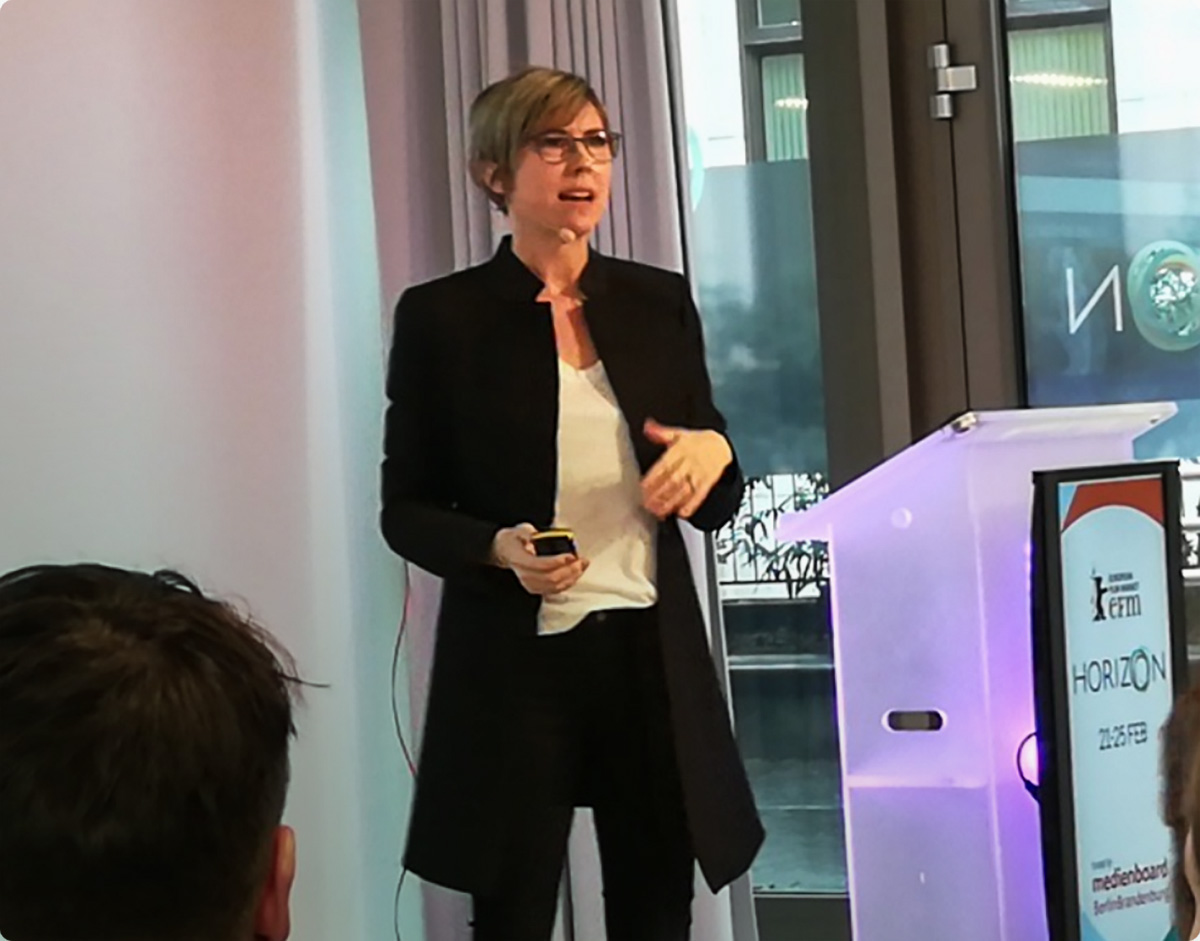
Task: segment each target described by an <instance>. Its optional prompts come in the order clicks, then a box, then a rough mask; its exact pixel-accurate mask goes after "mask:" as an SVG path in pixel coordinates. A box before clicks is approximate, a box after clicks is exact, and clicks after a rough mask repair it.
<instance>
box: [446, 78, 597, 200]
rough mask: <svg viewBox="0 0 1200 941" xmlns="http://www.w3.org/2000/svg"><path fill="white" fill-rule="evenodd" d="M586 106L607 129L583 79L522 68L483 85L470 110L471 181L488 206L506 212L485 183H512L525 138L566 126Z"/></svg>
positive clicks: (495, 193) (498, 196) (504, 198)
mask: <svg viewBox="0 0 1200 941" xmlns="http://www.w3.org/2000/svg"><path fill="white" fill-rule="evenodd" d="M588 105H592V106H593V107H595V109H596V110H597V111H599V112H600V118H601V120H602V121H603V122H604V128H605V130H611V127H610V126H609V122H608V112H607V111H606V110H605V107H604V105H603V104H602V103H601V101H600V96H599V95H597V94H596V92H595V91H594V90H593V89H592V87H591V86H590V85H589V84H588V83H587V80H586V79H583V78H581V77H580V76H578V75H573V74H572V73H570V72H562V71H559V70H558V69H547V68H540V67H534V68H528V69H524V70H523V71H520V72H518V73H516V74H515V75H510V76H509V77H508V78H505V79H501V80H500V81H498V82H496V83H495V84H492V85H489V86H488V87H487V88H485V89H484V90H483V91H482V92H480V93H479V95H478V97H476V99H475V101H474V103H473V104H472V105H471V116H470V135H471V143H470V151H469V159H470V167H471V179H472V180H474V181H475V184H476V185H477V186H478V187H479V188H480V189H482V190H483V191H484V192H485V193H486V194H487V197H488V199H490V200H491V201H492V204H493V205H494V206H495V207H496V208H497V209H499V210H500V211H501V212H507V211H508V209H507V198H506V197H505V196H504V194H503V193H497V192H495V191H494V190H493V189H492V188H491V186H489V185H488V184H489V182H491V181H498V182H499V183H500V184H501V186H504V187H507V186H510V185H511V184H512V179H513V174H514V173H515V171H516V166H517V155H518V154H519V153H520V150H521V148H522V147H524V146H525V145H526V144H527V143H529V140H530V138H532V137H535V136H537V135H538V134H540V133H542V132H543V131H547V130H550V129H551V128H554V127H558V126H561V125H563V124H569V123H570V122H571V121H572V120H573V119H574V118H575V116H576V115H577V114H579V112H580V111H582V110H583V109H584V108H585V107H587V106H588Z"/></svg>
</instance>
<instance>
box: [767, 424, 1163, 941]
mask: <svg viewBox="0 0 1200 941" xmlns="http://www.w3.org/2000/svg"><path fill="white" fill-rule="evenodd" d="M1174 414H1175V407H1174V406H1173V405H1168V404H1151V405H1121V406H1108V407H1096V408H1078V409H1038V410H1027V411H1016V412H993V413H987V412H981V413H973V414H969V415H966V416H964V417H963V418H961V419H959V420H958V421H955V422H953V423H952V424H951V425H949V426H947V427H945V428H943V429H941V430H939V431H937V432H935V433H934V434H932V435H930V436H929V437H927V438H925V439H924V440H922V441H920V442H918V443H917V444H914V445H913V446H912V447H910V448H908V449H907V450H905V451H904V452H902V453H900V454H898V455H897V456H895V457H894V458H892V459H891V460H889V461H887V462H886V463H884V464H883V465H881V466H879V467H877V468H876V469H874V470H872V471H871V472H869V473H867V474H866V475H864V476H863V477H861V478H859V479H858V480H856V481H854V482H852V483H850V484H848V485H847V486H845V487H843V488H842V489H841V490H839V491H837V492H836V493H834V494H833V495H832V496H830V497H829V498H828V499H827V500H825V501H824V502H823V503H820V504H818V505H817V506H815V507H812V508H811V509H809V510H807V511H805V512H803V513H797V514H793V515H791V516H788V517H785V518H784V520H783V522H782V523H781V525H780V527H779V538H780V539H787V540H792V541H828V542H829V543H830V567H831V569H830V570H831V582H832V584H831V589H832V604H833V640H834V663H835V667H836V670H837V681H836V685H837V716H838V724H839V729H840V736H841V765H842V788H843V799H844V806H845V820H846V852H847V864H848V870H849V887H850V906H851V918H852V923H853V928H854V938H855V941H959V939H963V941H965V939H971V941H1046V939H1047V928H1046V918H1045V901H1044V890H1043V882H1042V862H1041V844H1040V836H1039V823H1038V809H1037V805H1036V804H1035V802H1034V801H1033V799H1032V798H1031V797H1030V796H1029V794H1028V793H1027V792H1026V791H1025V789H1024V787H1023V785H1022V783H1021V779H1020V777H1019V776H1018V774H1017V770H1016V761H1017V748H1018V746H1019V744H1020V742H1021V740H1022V739H1023V738H1024V737H1025V736H1026V735H1027V734H1028V733H1030V732H1032V731H1033V728H1034V705H1033V675H1032V669H1033V668H1032V643H1031V634H1030V594H1029V592H1030V579H1029V556H1030V522H1031V512H1032V497H1033V483H1032V474H1033V472H1034V471H1035V470H1049V469H1054V468H1058V467H1082V466H1089V465H1098V464H1110V463H1119V462H1125V461H1129V460H1132V458H1133V442H1134V439H1136V438H1137V437H1138V436H1139V435H1141V434H1142V433H1143V432H1145V431H1148V430H1149V429H1150V428H1152V427H1154V426H1155V425H1158V424H1161V423H1162V422H1164V421H1166V420H1167V419H1169V418H1170V417H1171V416H1172V415H1174ZM905 712H907V713H919V714H925V715H928V716H929V717H930V718H931V719H932V720H933V721H932V722H930V723H928V724H930V725H940V728H936V729H928V728H922V729H914V730H908V731H905V730H897V729H896V728H893V726H895V725H898V726H900V727H901V729H903V727H904V726H906V725H911V724H913V723H912V721H911V717H905V716H904V715H901V714H900V713H905ZM918 724H919V723H918Z"/></svg>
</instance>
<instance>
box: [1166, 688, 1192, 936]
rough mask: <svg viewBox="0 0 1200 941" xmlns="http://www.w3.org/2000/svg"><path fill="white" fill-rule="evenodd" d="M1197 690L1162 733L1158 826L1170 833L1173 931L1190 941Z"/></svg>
mask: <svg viewBox="0 0 1200 941" xmlns="http://www.w3.org/2000/svg"><path fill="white" fill-rule="evenodd" d="M1197 743H1200V687H1193V688H1192V689H1189V690H1188V691H1187V692H1186V693H1184V694H1183V695H1182V696H1180V697H1179V699H1178V700H1176V702H1175V706H1174V708H1173V709H1172V710H1171V715H1170V716H1169V717H1168V719H1167V722H1166V724H1165V725H1164V726H1163V730H1162V781H1163V800H1162V815H1163V822H1164V823H1166V825H1167V826H1168V827H1170V829H1171V836H1172V841H1173V844H1174V849H1175V872H1174V875H1173V877H1172V883H1171V893H1172V904H1173V907H1174V913H1175V915H1174V917H1175V926H1176V928H1177V929H1178V931H1179V936H1180V937H1181V938H1192V937H1194V936H1195V932H1194V930H1193V927H1194V925H1195V922H1196V896H1197V890H1198V889H1200V886H1198V885H1197V872H1198V870H1197V862H1196V848H1195V846H1194V845H1193V840H1192V837H1191V834H1192V831H1193V828H1194V826H1195V825H1196V823H1200V816H1198V812H1200V794H1197V793H1196V790H1197V787H1200V777H1198V776H1197V773H1196V763H1197V759H1198V758H1200V749H1197V747H1196V746H1197Z"/></svg>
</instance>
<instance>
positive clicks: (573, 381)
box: [538, 359, 658, 634]
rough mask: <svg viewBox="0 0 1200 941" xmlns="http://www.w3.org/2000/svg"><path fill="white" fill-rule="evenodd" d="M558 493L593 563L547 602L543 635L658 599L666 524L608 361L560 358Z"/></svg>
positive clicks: (583, 553) (564, 518)
mask: <svg viewBox="0 0 1200 941" xmlns="http://www.w3.org/2000/svg"><path fill="white" fill-rule="evenodd" d="M558 365H559V368H558V376H559V381H558V403H559V410H558V493H557V496H556V498H555V504H554V525H555V527H556V528H557V527H561V528H563V529H570V530H572V531H573V532H574V533H575V544H576V546H577V547H578V549H579V554H580V557H581V558H584V559H587V560H588V561H589V562H591V565H590V567H589V568H588V570H587V571H586V572H584V573H583V577H582V578H580V579H579V581H578V582H576V583H575V584H574V585H573V586H572V587H571V588H569V589H567V590H566V591H564V592H561V593H560V594H557V595H550V596H547V597H545V598H543V599H542V607H541V614H540V616H539V620H538V633H540V634H556V633H560V632H562V631H566V630H570V629H571V628H572V627H574V626H575V625H576V624H578V623H579V622H580V621H581V620H583V618H584V617H585V616H586V615H587V614H589V613H590V612H592V611H599V610H603V609H605V608H648V607H650V606H651V605H653V604H654V603H655V602H656V601H657V600H658V589H657V588H656V587H655V571H654V566H655V538H656V532H657V526H658V521H657V520H655V518H654V517H653V516H652V515H651V514H650V513H648V512H647V511H646V510H644V509H643V508H642V491H641V471H640V470H639V468H638V464H637V459H636V457H635V456H634V453H633V441H632V439H631V438H630V436H629V427H628V425H627V424H626V423H625V416H624V415H622V414H621V409H620V407H619V406H618V404H617V397H616V396H615V395H614V394H613V390H612V386H611V385H610V384H609V382H608V375H607V373H606V372H605V371H604V364H603V363H599V362H597V363H596V364H595V365H594V366H590V367H588V368H587V369H576V368H575V367H573V366H571V365H569V364H568V363H565V362H563V361H562V360H561V359H560V360H559V361H558Z"/></svg>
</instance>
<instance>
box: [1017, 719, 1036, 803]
mask: <svg viewBox="0 0 1200 941" xmlns="http://www.w3.org/2000/svg"><path fill="white" fill-rule="evenodd" d="M1036 737H1037V732H1030V733H1029V734H1028V735H1026V736H1025V737H1024V738H1023V739H1021V744H1020V745H1018V746H1017V776H1018V777H1020V779H1021V783H1022V784H1024V785H1025V790H1026V791H1028V792H1029V796H1030V797H1032V798H1033V799H1034V800H1039V799H1040V798H1039V792H1040V791H1041V783H1042V782H1041V781H1038V783H1037V784H1034V783H1033V782H1032V781H1030V780H1029V778H1027V777H1025V769H1024V768H1022V767H1021V751H1022V750H1023V749H1024V748H1025V743H1026V742H1028V741H1029V740H1030V739H1031V738H1036ZM1041 763H1042V756H1041V754H1039V755H1038V767H1039V769H1040V768H1041ZM1038 776H1039V777H1041V774H1040V773H1039V775H1038Z"/></svg>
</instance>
